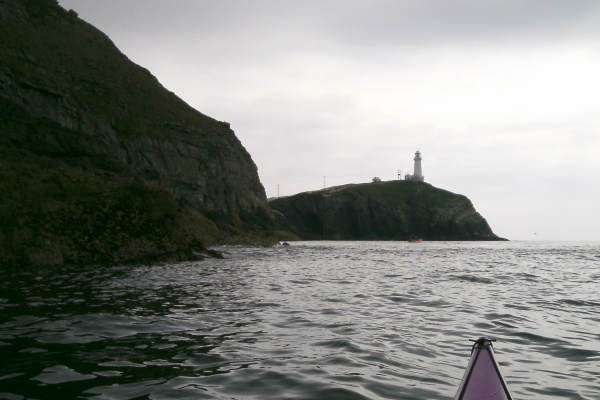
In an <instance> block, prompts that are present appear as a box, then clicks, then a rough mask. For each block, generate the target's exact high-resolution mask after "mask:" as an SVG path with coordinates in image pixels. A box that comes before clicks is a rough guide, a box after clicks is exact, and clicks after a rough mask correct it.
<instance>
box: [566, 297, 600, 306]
mask: <svg viewBox="0 0 600 400" xmlns="http://www.w3.org/2000/svg"><path fill="white" fill-rule="evenodd" d="M559 301H560V302H561V303H563V304H568V305H570V306H577V307H600V302H599V301H590V300H573V299H563V300H559Z"/></svg>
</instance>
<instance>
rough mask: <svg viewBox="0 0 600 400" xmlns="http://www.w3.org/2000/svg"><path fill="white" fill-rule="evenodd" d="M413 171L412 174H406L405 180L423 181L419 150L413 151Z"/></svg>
mask: <svg viewBox="0 0 600 400" xmlns="http://www.w3.org/2000/svg"><path fill="white" fill-rule="evenodd" d="M414 160H415V172H414V174H413V175H410V174H406V175H405V177H404V179H406V180H407V181H416V182H424V181H425V177H424V176H423V171H422V170H421V160H422V158H421V152H420V151H419V150H417V152H416V153H415V158H414Z"/></svg>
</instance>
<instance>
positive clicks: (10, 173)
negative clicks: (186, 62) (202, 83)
mask: <svg viewBox="0 0 600 400" xmlns="http://www.w3.org/2000/svg"><path fill="white" fill-rule="evenodd" d="M0 201H1V205H0V262H2V263H4V264H7V265H8V264H17V265H20V264H62V263H79V264H86V263H93V262H123V261H133V260H144V259H164V258H175V259H181V258H186V257H188V256H189V254H190V253H191V251H193V250H194V249H195V248H201V247H202V246H203V244H211V243H215V242H219V241H221V242H222V241H227V240H233V238H240V237H244V238H246V239H249V238H256V237H257V236H264V235H268V232H269V230H270V229H271V227H272V217H271V211H270V209H269V206H268V204H267V201H266V195H265V191H264V188H263V186H262V185H261V183H260V181H259V178H258V173H257V168H256V165H255V164H254V162H253V161H252V159H251V157H250V155H249V154H248V152H247V151H246V150H245V149H244V147H243V146H242V144H241V143H240V141H239V140H238V139H237V137H236V136H235V134H234V132H233V131H232V130H231V129H230V128H229V124H227V123H225V122H220V121H216V120H214V119H212V118H210V117H207V116H205V115H203V114H201V113H200V112H198V111H196V110H194V109H192V108H191V107H190V106H188V105H187V104H186V103H185V102H183V101H182V100H181V99H179V98H178V97H177V96H176V95H175V94H173V93H172V92H169V91H168V90H166V89H165V88H164V87H163V86H162V85H161V84H160V83H159V82H158V80H157V79H156V78H155V77H154V76H152V74H151V73H150V72H149V71H147V70H146V69H144V68H142V67H140V66H138V65H136V64H134V63H133V62H131V61H130V60H129V59H128V58H127V57H126V56H125V55H123V54H122V53H121V52H120V51H119V50H118V49H117V48H116V47H115V45H114V44H113V43H112V42H111V41H110V39H109V38H108V37H107V36H106V35H104V34H103V33H102V32H100V31H98V30H97V29H96V28H94V27H93V26H91V25H89V24H88V23H86V22H84V21H82V20H81V19H79V18H78V17H77V14H76V13H75V12H73V11H69V12H67V11H66V10H64V9H63V8H61V7H60V6H59V5H58V4H57V2H56V1H55V0H0Z"/></svg>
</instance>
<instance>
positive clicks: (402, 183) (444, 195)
mask: <svg viewBox="0 0 600 400" xmlns="http://www.w3.org/2000/svg"><path fill="white" fill-rule="evenodd" d="M269 203H270V205H271V208H272V209H273V210H274V212H275V216H276V219H277V225H278V229H280V230H282V231H288V232H291V233H293V234H294V235H296V236H297V237H298V238H299V239H302V240H411V239H413V238H419V239H422V240H506V239H503V238H500V237H498V236H497V235H496V234H494V233H493V232H492V230H491V228H490V226H489V225H488V223H487V221H486V220H485V219H484V218H483V217H482V216H481V215H480V214H479V213H478V212H477V211H475V208H474V207H473V204H472V203H471V201H470V200H469V199H468V198H466V197H465V196H462V195H459V194H455V193H451V192H449V191H446V190H442V189H438V188H436V187H434V186H432V185H430V184H428V183H425V182H421V181H417V180H396V181H388V182H380V181H379V182H378V181H374V182H372V183H363V184H352V185H343V186H336V187H330V188H327V189H322V190H317V191H313V192H305V193H299V194H296V195H293V196H287V197H280V198H273V199H270V200H269Z"/></svg>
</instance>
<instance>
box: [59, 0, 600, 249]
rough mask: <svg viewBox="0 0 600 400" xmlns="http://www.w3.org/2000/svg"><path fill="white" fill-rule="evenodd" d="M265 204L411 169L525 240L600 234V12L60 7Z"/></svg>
mask: <svg viewBox="0 0 600 400" xmlns="http://www.w3.org/2000/svg"><path fill="white" fill-rule="evenodd" d="M59 3H60V4H61V5H62V6H63V7H64V8H66V9H74V10H75V11H76V12H77V13H78V14H79V16H80V17H81V18H83V19H85V20H86V21H88V22H90V23H91V24H93V25H94V26H96V27H97V28H99V29H100V30H102V31H103V32H104V33H106V34H107V35H108V36H109V37H110V38H111V39H112V40H113V41H114V42H115V44H116V45H117V47H118V48H119V49H120V50H121V51H122V52H123V53H125V54H126V55H127V56H128V57H129V58H130V59H131V60H133V61H134V62H136V63H137V64H140V65H142V66H144V67H145V68H147V69H149V70H150V71H151V72H152V73H153V74H154V75H155V76H156V77H157V78H158V79H159V81H160V82H161V83H162V84H163V85H164V86H165V87H166V88H168V89H169V90H171V91H173V92H175V93H176V94H177V95H179V96H180V97H181V98H183V99H184V100H185V101H186V102H188V103H189V104H190V105H191V106H193V107H194V108H196V109H198V110H199V111H201V112H202V113H204V114H207V115H209V116H211V117H213V118H216V119H218V120H222V121H228V122H230V123H231V127H232V129H233V130H234V131H235V132H236V135H237V136H238V138H239V139H240V140H241V141H242V143H243V145H244V146H245V147H246V149H247V150H248V151H249V152H250V154H251V155H252V158H253V159H254V162H255V163H256V164H257V166H258V171H259V175H260V179H261V181H262V183H263V185H264V186H265V189H266V191H267V195H268V196H269V197H272V196H277V194H278V190H279V194H280V195H281V196H284V195H290V194H294V193H298V192H301V191H306V190H316V189H321V188H323V186H324V185H326V186H333V185H340V184H345V183H360V182H369V181H371V179H372V178H373V177H375V176H377V177H379V178H381V179H382V180H392V179H397V177H398V170H401V171H402V175H404V174H406V173H411V174H412V172H413V157H414V153H415V151H416V150H420V151H421V153H422V157H423V161H422V167H423V174H424V175H425V180H426V181H427V182H429V183H431V184H432V185H434V186H436V187H439V188H442V189H446V190H449V191H451V192H455V193H460V194H463V195H465V196H467V197H468V198H469V199H471V201H472V202H473V204H474V206H475V208H476V209H477V211H479V213H481V215H482V216H483V217H484V218H486V219H487V221H488V223H489V224H490V226H491V228H492V230H493V231H494V232H495V233H496V234H498V235H500V236H503V237H506V238H509V239H511V240H600V211H598V210H599V208H600V205H599V204H600V1H596V0H579V1H572V0H563V1H557V0H486V1H482V0H468V1H467V0H453V1H443V0H438V1H432V0H415V1H407V0H369V1H366V0H364V1H358V0H344V1H341V0H303V1H291V0H290V1H286V0H247V1H239V0H218V1H216V0H215V1H209V0H170V1H166V0H127V1H124V0H59Z"/></svg>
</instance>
